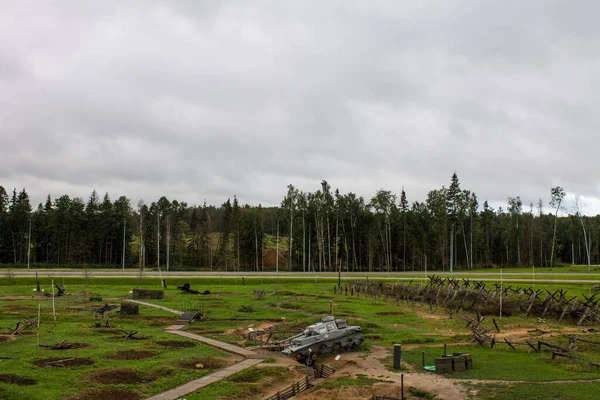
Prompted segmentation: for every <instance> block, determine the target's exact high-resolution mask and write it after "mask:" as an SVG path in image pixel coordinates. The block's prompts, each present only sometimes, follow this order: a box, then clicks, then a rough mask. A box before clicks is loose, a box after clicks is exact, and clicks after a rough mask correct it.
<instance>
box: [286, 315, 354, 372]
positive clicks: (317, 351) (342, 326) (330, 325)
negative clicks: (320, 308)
mask: <svg viewBox="0 0 600 400" xmlns="http://www.w3.org/2000/svg"><path fill="white" fill-rule="evenodd" d="M287 341H289V344H288V345H287V346H286V347H285V348H284V349H283V350H282V352H283V353H284V354H288V355H290V356H293V357H295V358H296V360H298V361H299V362H301V363H303V364H304V363H306V364H307V365H310V364H312V362H313V361H314V360H316V359H317V358H318V356H319V355H322V354H327V353H332V352H335V353H337V352H341V351H351V350H354V349H356V348H357V347H358V346H360V344H361V343H362V342H363V337H362V330H361V328H360V326H348V325H347V324H346V321H345V320H343V319H335V318H334V317H333V316H327V317H323V319H321V321H320V322H317V323H316V324H313V325H310V326H308V327H306V329H304V331H302V333H300V334H298V335H296V336H293V337H291V338H288V339H287Z"/></svg>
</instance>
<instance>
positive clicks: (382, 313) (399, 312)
mask: <svg viewBox="0 0 600 400" xmlns="http://www.w3.org/2000/svg"><path fill="white" fill-rule="evenodd" d="M375 315H382V316H383V315H406V313H403V312H402V311H387V312H378V313H375Z"/></svg>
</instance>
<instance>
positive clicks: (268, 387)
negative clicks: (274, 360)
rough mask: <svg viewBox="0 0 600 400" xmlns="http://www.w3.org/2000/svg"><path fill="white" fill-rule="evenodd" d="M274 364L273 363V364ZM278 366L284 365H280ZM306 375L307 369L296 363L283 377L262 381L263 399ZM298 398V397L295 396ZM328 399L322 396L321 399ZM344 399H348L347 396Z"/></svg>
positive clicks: (265, 365) (266, 365)
mask: <svg viewBox="0 0 600 400" xmlns="http://www.w3.org/2000/svg"><path fill="white" fill-rule="evenodd" d="M271 365H272V364H271ZM268 366H269V364H258V365H257V368H263V367H268ZM278 366H282V365H279V364H278ZM305 377H306V373H305V369H304V367H302V366H299V365H298V363H296V365H295V366H292V367H290V368H289V370H288V372H287V373H286V374H285V376H283V377H276V376H270V377H267V378H265V379H262V380H261V381H260V394H261V396H262V397H258V398H261V399H264V398H268V397H271V396H273V395H275V394H277V392H278V391H282V390H285V389H288V388H289V387H290V386H292V384H293V383H296V382H298V381H300V380H301V379H304V378H305ZM294 398H296V397H294ZM323 399H327V397H322V398H321V399H319V400H323ZM344 400H348V399H347V398H346V399H344Z"/></svg>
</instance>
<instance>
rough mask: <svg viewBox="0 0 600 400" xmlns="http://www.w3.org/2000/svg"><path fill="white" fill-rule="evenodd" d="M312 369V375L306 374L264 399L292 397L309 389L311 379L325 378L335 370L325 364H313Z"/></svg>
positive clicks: (276, 399) (277, 399)
mask: <svg viewBox="0 0 600 400" xmlns="http://www.w3.org/2000/svg"><path fill="white" fill-rule="evenodd" d="M313 371H314V374H313V376H311V377H309V376H306V377H305V378H304V379H302V380H299V381H298V382H296V383H293V384H292V386H290V387H288V388H287V389H284V390H280V391H279V392H277V393H276V394H274V395H273V396H271V397H269V398H267V399H266V400H287V399H291V398H292V397H294V396H296V395H298V394H300V393H302V392H303V391H305V390H307V389H310V387H311V382H312V381H313V380H315V379H319V378H327V377H328V376H331V375H332V374H333V373H334V372H335V371H336V370H335V368H332V367H329V366H327V365H325V364H319V365H315V366H314V367H313Z"/></svg>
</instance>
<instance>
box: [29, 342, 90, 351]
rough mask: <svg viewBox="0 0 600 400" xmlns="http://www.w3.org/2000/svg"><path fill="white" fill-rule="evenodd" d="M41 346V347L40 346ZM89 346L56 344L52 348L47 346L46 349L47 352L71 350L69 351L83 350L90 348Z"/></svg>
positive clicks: (86, 344)
mask: <svg viewBox="0 0 600 400" xmlns="http://www.w3.org/2000/svg"><path fill="white" fill-rule="evenodd" d="M40 346H41V345H40ZM90 346H91V344H89V343H78V342H75V343H71V342H69V343H64V344H63V343H57V344H55V345H53V346H48V347H47V349H49V350H71V349H84V348H86V347H90Z"/></svg>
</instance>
